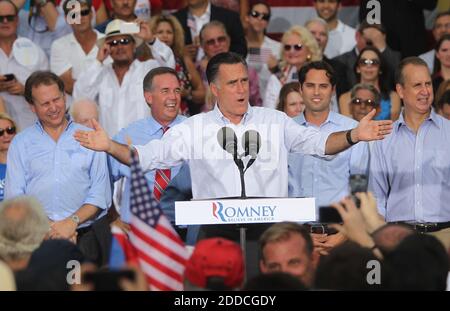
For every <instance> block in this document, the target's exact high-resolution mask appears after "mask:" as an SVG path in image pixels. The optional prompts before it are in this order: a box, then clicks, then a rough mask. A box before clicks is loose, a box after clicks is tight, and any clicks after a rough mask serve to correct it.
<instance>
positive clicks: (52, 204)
mask: <svg viewBox="0 0 450 311" xmlns="http://www.w3.org/2000/svg"><path fill="white" fill-rule="evenodd" d="M361 2H364V1H361ZM381 2H382V4H381V5H382V6H383V5H384V4H385V2H384V1H381ZM400 2H401V3H403V2H405V3H406V2H408V3H409V2H414V4H411V6H414V9H415V11H414V12H413V8H412V7H407V8H408V10H406V9H405V11H404V12H402V13H403V14H404V15H405V20H407V19H408V18H410V16H409V15H411V16H417V14H418V12H420V14H422V15H421V16H422V18H421V19H422V20H423V12H422V11H423V9H433V8H434V6H436V1H429V2H427V4H424V5H422V1H399V3H400ZM415 2H417V3H415ZM149 3H151V7H152V12H151V13H152V14H151V15H150V13H149V14H147V16H145V14H144V15H143V14H142V8H140V11H138V7H137V6H136V0H103V1H91V0H63V1H58V0H56V1H55V0H41V1H31V3H30V2H29V1H24V0H0V180H1V184H0V200H4V202H3V203H2V204H1V205H0V264H1V266H0V278H4V280H3V279H0V281H1V282H0V283H1V284H7V285H5V286H6V287H5V289H6V288H9V289H14V288H17V289H19V290H40V289H41V290H42V289H43V290H69V289H72V290H83V289H88V290H93V289H96V288H95V286H94V284H92V283H89V282H88V281H83V282H82V284H76V285H71V284H68V283H67V281H66V275H67V267H66V263H67V262H68V261H70V260H71V259H74V260H78V261H79V262H81V263H82V271H83V273H89V272H92V271H96V270H97V269H108V265H109V263H110V258H111V241H112V234H111V229H110V228H111V226H115V227H118V228H119V229H120V230H122V231H123V232H124V233H125V234H127V233H128V232H129V231H130V222H131V218H132V211H131V208H130V196H131V188H132V180H131V173H130V168H129V165H130V163H131V160H130V149H132V150H134V152H136V153H137V155H138V158H139V162H140V165H141V167H142V168H143V170H144V171H145V178H146V180H147V183H148V186H149V189H150V190H151V192H152V196H153V198H154V200H156V201H158V202H159V205H160V207H161V209H162V211H163V212H164V214H165V216H167V218H168V219H169V221H170V222H171V223H172V225H173V227H174V230H175V231H176V232H177V233H178V234H179V236H180V237H181V238H182V239H183V241H184V242H185V243H186V245H188V247H189V248H192V249H193V251H192V255H191V257H190V259H189V260H188V262H187V265H186V269H185V273H184V288H185V289H186V290H195V289H213V290H214V289H217V290H223V289H243V290H273V289H286V290H304V289H331V290H371V289H372V290H378V289H390V290H397V289H402V290H403V289H411V290H445V289H446V282H447V274H448V272H449V255H450V208H449V207H448V206H447V204H446V203H447V202H449V201H450V121H449V120H450V82H449V81H450V11H444V12H440V13H438V14H437V15H436V18H435V20H434V25H433V29H432V31H431V34H430V35H431V36H432V37H433V38H432V39H433V41H434V45H433V48H432V49H431V50H430V49H429V47H431V46H432V45H426V44H419V42H421V39H423V41H424V42H425V39H426V38H421V37H420V38H418V40H417V45H416V46H411V44H410V43H411V42H408V43H406V42H403V43H401V45H400V46H399V45H398V44H399V42H400V41H399V42H396V41H392V38H393V36H396V35H398V33H397V32H398V31H399V29H396V32H394V31H393V30H392V23H391V22H392V20H390V19H386V18H388V17H389V14H386V16H387V17H383V18H382V19H381V23H375V24H374V23H371V22H368V21H367V20H366V19H365V15H364V13H363V11H364V8H363V6H362V5H361V8H360V13H361V14H360V18H361V20H360V23H359V25H358V27H357V28H356V29H355V28H352V27H350V26H349V25H347V24H345V23H343V22H342V21H341V20H340V19H339V11H340V9H341V6H342V3H341V1H339V0H315V1H312V5H313V6H314V8H315V10H316V13H317V17H314V18H312V19H310V20H308V21H307V22H306V23H305V24H304V25H292V26H290V27H288V28H287V29H285V31H284V32H283V33H282V34H281V36H270V34H268V32H267V29H268V26H269V22H270V20H271V17H272V10H271V6H270V5H269V3H268V2H267V1H264V0H241V1H212V0H211V1H210V0H187V1H181V2H180V4H179V7H178V8H177V9H178V10H172V11H170V12H166V11H164V12H162V10H161V3H160V2H158V1H149ZM404 5H407V4H404ZM386 6H389V5H388V4H386ZM400 15H401V14H400ZM391 19H395V17H391ZM416 23H417V22H416ZM418 28H420V27H418ZM419 34H420V31H418V35H419ZM424 36H425V35H424ZM277 39H279V41H278V40H277ZM393 42H396V43H393ZM224 127H226V128H228V129H231V130H232V131H234V132H235V133H236V134H235V137H236V136H237V137H239V139H237V138H236V143H235V145H234V148H235V149H234V151H233V150H230V149H227V148H225V146H222V145H221V143H218V142H217V139H218V133H219V132H220V131H221V129H222V128H224ZM248 130H255V131H257V132H258V133H259V134H260V146H259V147H258V151H257V153H258V157H257V158H256V160H255V159H250V158H249V153H248V150H245V148H246V147H245V146H241V142H240V137H241V136H243V134H244V133H245V132H246V131H248ZM224 149H225V150H224ZM230 153H231V154H230ZM240 154H242V155H240ZM238 160H239V161H241V162H242V163H245V164H246V165H247V170H246V173H245V184H246V195H247V196H248V197H293V198H296V197H313V198H315V205H316V208H317V210H319V208H321V207H325V206H330V205H332V206H333V207H334V208H335V209H336V210H337V212H338V213H339V214H340V216H341V218H342V222H341V223H340V224H329V223H320V222H319V221H316V222H310V223H304V224H300V223H294V222H282V223H277V224H267V225H264V226H261V227H258V228H257V230H255V232H249V235H248V239H249V243H248V249H247V255H245V256H244V255H243V254H242V251H241V249H240V247H239V245H237V244H236V242H237V241H239V233H238V232H237V231H236V230H234V228H231V227H227V226H219V225H218V226H216V227H221V228H215V230H211V228H206V227H205V226H187V227H186V226H176V225H175V208H174V205H175V202H176V201H187V200H191V199H194V200H203V199H214V198H227V197H230V198H231V197H239V195H240V194H241V187H242V184H241V180H240V174H239V167H238V166H239V165H236V163H239V161H238ZM249 161H252V163H251V164H250V165H249ZM250 166H251V167H250ZM352 175H362V176H365V177H366V178H367V181H368V188H367V190H364V192H361V193H358V194H357V197H358V203H360V204H358V205H360V207H359V208H356V206H355V204H356V203H355V198H353V199H352V198H349V195H350V188H349V180H350V178H351V176H352ZM230 228H231V229H230ZM56 254H57V255H56ZM412 257H415V259H414V260H412ZM256 258H257V259H256ZM372 261H374V262H377V263H378V264H379V265H380V267H381V270H380V271H381V272H380V273H381V274H380V275H381V277H382V279H383V282H381V283H380V282H376V280H375V281H374V282H372V283H370V282H368V281H367V280H368V278H367V273H368V270H367V263H368V262H372ZM3 263H4V264H5V265H3ZM128 268H129V269H132V272H133V274H134V275H135V278H134V281H130V280H122V281H123V282H121V283H120V288H122V289H125V290H128V289H129V290H140V289H143V290H144V289H148V286H147V285H146V282H145V277H144V276H143V275H142V271H140V269H139V268H138V267H134V266H133V267H128ZM3 271H5V272H3ZM11 271H13V273H11ZM49 275H50V276H49ZM44 276H46V277H45V279H46V280H45V282H36V281H37V280H41V279H43V278H44ZM0 288H2V287H1V286H0Z"/></svg>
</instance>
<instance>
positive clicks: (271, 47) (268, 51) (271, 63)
mask: <svg viewBox="0 0 450 311" xmlns="http://www.w3.org/2000/svg"><path fill="white" fill-rule="evenodd" d="M270 14H271V12H270V7H269V5H268V4H267V3H266V2H265V1H254V2H253V4H252V6H251V8H250V11H249V13H248V15H247V16H245V21H244V25H245V39H246V40H247V48H248V55H247V63H248V66H249V67H252V68H254V69H255V70H256V72H257V73H258V76H259V90H260V95H261V98H263V97H264V94H265V90H266V85H267V81H268V80H269V77H270V75H271V74H272V72H271V70H272V69H275V68H276V66H277V64H278V61H279V59H280V49H281V43H280V42H278V41H275V40H272V39H270V38H269V37H268V36H266V29H267V27H268V25H269V20H270Z"/></svg>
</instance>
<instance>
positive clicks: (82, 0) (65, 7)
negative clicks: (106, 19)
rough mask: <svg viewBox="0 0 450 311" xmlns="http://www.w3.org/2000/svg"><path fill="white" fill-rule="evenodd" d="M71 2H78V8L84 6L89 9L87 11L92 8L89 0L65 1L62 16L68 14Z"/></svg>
mask: <svg viewBox="0 0 450 311" xmlns="http://www.w3.org/2000/svg"><path fill="white" fill-rule="evenodd" d="M73 2H78V3H79V4H80V7H81V6H82V5H83V4H85V5H87V6H88V7H89V9H90V8H91V7H92V1H91V0H66V1H65V2H64V4H63V6H62V9H63V11H64V15H67V14H69V12H70V11H71V10H72V9H73V7H72V6H70V7H69V6H68V5H69V4H72V3H73Z"/></svg>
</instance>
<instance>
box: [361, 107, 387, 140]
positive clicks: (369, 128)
mask: <svg viewBox="0 0 450 311" xmlns="http://www.w3.org/2000/svg"><path fill="white" fill-rule="evenodd" d="M376 113H377V111H376V109H372V111H370V112H369V113H368V114H367V115H366V116H365V117H364V118H362V119H361V121H359V124H358V127H357V128H356V129H354V131H356V137H357V141H371V140H381V139H383V138H384V137H386V135H389V134H390V133H391V132H392V120H380V121H376V120H372V118H373V117H374V116H375V114H376Z"/></svg>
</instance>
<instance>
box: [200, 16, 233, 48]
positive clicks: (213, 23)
mask: <svg viewBox="0 0 450 311" xmlns="http://www.w3.org/2000/svg"><path fill="white" fill-rule="evenodd" d="M209 28H220V29H221V30H222V31H223V32H224V34H225V36H227V38H228V39H229V38H230V36H229V35H228V31H227V28H225V24H224V23H222V22H220V21H218V20H213V21H210V22H209V23H207V24H205V25H203V27H202V29H200V33H199V38H200V44H201V45H203V33H204V32H205V30H206V29H209Z"/></svg>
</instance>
